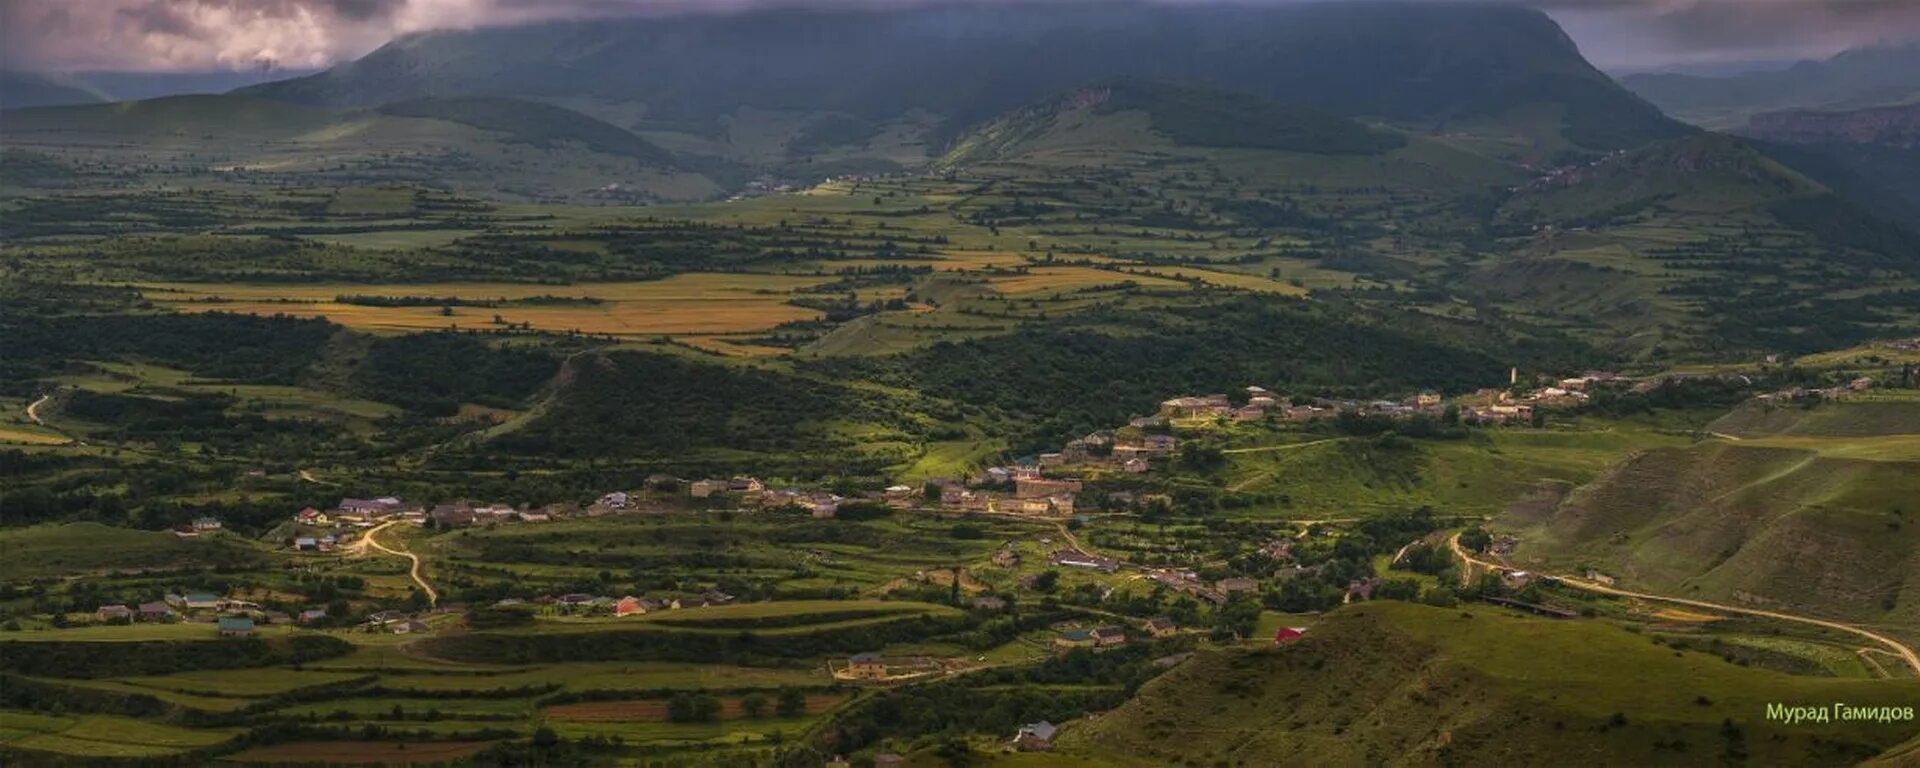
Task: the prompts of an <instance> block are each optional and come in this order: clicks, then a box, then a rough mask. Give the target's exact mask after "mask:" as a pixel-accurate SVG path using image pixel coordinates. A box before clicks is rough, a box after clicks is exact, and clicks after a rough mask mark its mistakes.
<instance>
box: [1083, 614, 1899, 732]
mask: <svg viewBox="0 0 1920 768" xmlns="http://www.w3.org/2000/svg"><path fill="white" fill-rule="evenodd" d="M1913 688H1914V685H1913V684H1912V683H1906V682H1903V683H1887V682H1880V681H1864V680H1838V679H1832V678H1824V679H1823V678H1806V677H1793V676H1789V675H1786V674H1782V673H1778V672H1773V671H1765V670H1756V669H1749V668H1744V667H1740V666H1735V665H1732V664H1728V663H1726V662H1724V661H1722V660H1721V659H1720V658H1718V657H1716V656H1712V655H1708V654H1705V653H1696V652H1680V651H1674V650H1672V649H1669V648H1665V647H1662V646H1660V645H1656V644H1655V643H1653V642H1651V641H1650V640H1649V639H1648V638H1646V637H1643V636H1640V635H1636V634H1633V633H1630V632H1628V631H1626V630H1624V629H1621V628H1619V627H1617V626H1612V625H1607V624H1602V623H1598V622H1591V621H1581V620H1573V621H1553V620H1549V619H1538V618H1525V617H1521V616H1518V615H1515V614H1512V613H1507V612H1503V611H1500V610H1498V609H1492V608H1487V607H1465V606H1462V607H1460V608H1448V609H1443V608H1432V607H1427V606H1421V605H1414V604H1409V603H1382V602H1375V603H1366V604H1361V605H1356V606H1353V607H1349V608H1343V609H1341V610H1339V611H1337V612H1334V613H1331V614H1328V615H1327V616H1326V617H1324V618H1323V619H1322V620H1321V621H1320V622H1318V623H1317V624H1315V625H1314V626H1313V627H1312V628H1311V629H1309V630H1308V631H1307V633H1306V636H1305V637H1304V638H1303V639H1301V640H1299V641H1298V642H1296V643H1293V644H1291V645H1289V646H1286V647H1281V648H1274V649H1266V650H1256V651H1228V652H1213V653H1202V654H1199V655H1196V656H1194V657H1193V658H1191V659H1189V660H1187V661H1186V662H1183V663H1181V664H1180V665H1179V666H1178V667H1175V668H1174V669H1173V670H1172V671H1171V672H1168V673H1167V674H1165V675H1163V676H1161V677H1160V678H1158V679H1155V680H1153V681H1152V682H1149V683H1148V684H1146V685H1145V686H1144V687H1142V688H1141V690H1140V693H1139V694H1138V695H1137V696H1136V697H1134V698H1133V699H1132V700H1130V701H1128V702H1127V703H1126V704H1124V705H1122V706H1121V707H1120V708H1118V709H1116V710H1114V711H1112V712H1108V713H1105V714H1102V715H1099V716H1097V717H1095V718H1092V719H1090V720H1087V721H1084V722H1076V723H1072V724H1069V726H1068V727H1067V728H1066V730H1065V731H1064V733H1063V734H1062V735H1061V736H1060V737H1059V738H1058V739H1057V740H1056V742H1057V744H1058V745H1059V746H1058V747H1057V751H1061V752H1065V753H1068V754H1072V755H1084V756H1087V757H1091V758H1095V759H1100V758H1106V759H1111V760H1117V761H1118V763H1117V764H1126V765H1303V766H1304V765H1315V766H1317V765H1700V764H1708V763H1720V762H1722V761H1726V762H1730V763H1739V762H1743V761H1746V760H1751V761H1753V763H1754V764H1760V765H1806V764H1823V765H1824V764H1851V763H1856V762H1859V761H1860V760H1862V759H1866V758H1869V757H1872V756H1873V755H1875V754H1878V753H1880V752H1881V751H1882V750H1885V749H1887V748H1889V747H1892V746H1894V745H1895V744H1897V743H1899V742H1900V741H1902V740H1903V739H1906V738H1907V737H1908V736H1910V735H1912V734H1911V733H1910V731H1911V730H1912V727H1911V726H1910V725H1909V726H1907V727H1899V728H1896V727H1887V726H1885V725H1869V724H1865V723H1861V722H1851V723H1847V722H1839V721H1835V722H1830V723H1827V724H1824V725H1802V726H1787V725H1785V724H1784V723H1770V722H1767V721H1765V720H1763V719H1762V718H1761V717H1760V714H1758V713H1762V712H1764V710H1765V708H1766V704H1767V703H1768V702H1774V701H1782V700H1785V701H1800V700H1806V701H1822V702H1825V701H1836V700H1846V701H1849V702H1854V701H1859V702H1865V701H1881V702H1892V701H1895V700H1897V699H1900V698H1903V697H1910V696H1911V695H1912V693H1913ZM1736 723H1737V724H1738V725H1736Z"/></svg>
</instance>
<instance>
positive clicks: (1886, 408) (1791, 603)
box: [1500, 402, 1920, 622]
mask: <svg viewBox="0 0 1920 768" xmlns="http://www.w3.org/2000/svg"><path fill="white" fill-rule="evenodd" d="M1915 405H1916V404H1915V403H1912V402H1887V403H1875V402H1863V403H1844V404H1834V403H1829V404H1825V405H1821V406H1819V407H1816V408H1813V409H1812V410H1803V409H1801V408H1798V407H1791V408H1786V409H1767V408H1764V407H1762V406H1756V405H1749V406H1745V407H1742V408H1741V409H1739V410H1736V411H1735V412H1734V413H1733V414H1731V415H1729V416H1727V417H1725V418H1722V419H1721V420H1719V421H1717V422H1714V424H1713V425H1711V426H1710V427H1709V429H1711V430H1714V431H1716V432H1722V433H1728V434H1729V438H1731V439H1714V440H1708V441H1705V442H1701V443H1698V444H1695V445H1693V446H1691V447H1684V448H1661V449H1656V450H1652V451H1648V452H1646V453H1644V454H1641V455H1639V456H1636V457H1634V458H1632V459H1630V460H1628V461H1626V462H1624V463H1622V464H1620V465H1619V466H1616V467H1614V468H1612V469H1610V470H1609V471H1607V472H1606V473H1604V474H1603V475H1601V476H1600V477H1599V478H1598V479H1596V480H1595V481H1594V482H1592V483H1590V484H1588V485H1586V486H1583V487H1581V488H1579V489H1576V490H1575V491H1573V493H1571V494H1570V495H1569V496H1568V497H1567V498H1566V499H1564V500H1563V501H1562V502H1561V503H1559V504H1558V505H1557V506H1552V505H1549V506H1546V507H1533V508H1524V509H1523V508H1515V509H1513V510H1510V511H1509V512H1508V514H1507V515H1505V516H1504V517H1503V518H1502V519H1501V520H1500V523H1501V524H1502V525H1503V526H1505V527H1508V528H1511V529H1512V530H1514V531H1516V532H1517V533H1518V534H1519V536H1520V538H1521V541H1522V545H1521V547H1520V548H1519V549H1518V550H1517V551H1516V553H1515V555H1514V557H1515V562H1516V563H1518V564H1520V565H1521V566H1522V567H1538V568H1545V569H1549V570H1556V571H1560V572H1579V571H1581V570H1582V569H1584V568H1587V567H1598V568H1600V569H1601V570H1603V571H1605V572H1607V573H1609V574H1612V575H1615V576H1616V577H1618V578H1619V579H1620V580H1621V584H1622V585H1623V586H1626V587H1629V588H1634V589H1644V590H1647V591H1651V592H1656V593H1661V594H1672V595H1683V596H1687V597H1694V598H1698V599H1704V600H1713V601H1729V602H1739V603H1747V604H1752V605H1756V606H1765V607H1772V608H1777V609H1781V610H1790V611H1801V612H1807V613H1812V614H1816V615H1832V616H1843V617H1848V618H1855V619H1863V620H1875V621H1879V620H1891V621H1902V622H1907V621H1912V620H1913V619H1914V618H1915V617H1916V616H1917V615H1920V603H1916V602H1915V600H1914V599H1913V595H1914V594H1915V593H1914V592H1913V591H1912V590H1911V587H1912V586H1913V585H1914V584H1915V582H1916V581H1917V580H1920V572H1916V571H1915V569H1914V567H1913V562H1914V555H1915V554H1916V553H1917V552H1920V531H1916V529H1915V528H1914V527H1913V520H1912V516H1913V515H1914V514H1915V512H1916V511H1920V504H1916V502H1915V500H1916V499H1920V435H1916V434H1914V433H1912V432H1910V431H1909V432H1902V431H1901V430H1911V429H1913V424H1914V421H1915V419H1914V416H1915V413H1916V411H1915ZM1742 436H1744V437H1745V438H1746V439H1741V438H1742Z"/></svg>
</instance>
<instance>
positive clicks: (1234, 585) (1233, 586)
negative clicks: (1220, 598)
mask: <svg viewBox="0 0 1920 768" xmlns="http://www.w3.org/2000/svg"><path fill="white" fill-rule="evenodd" d="M1213 586H1214V587H1215V588H1217V589H1219V590H1220V591H1222V592H1225V593H1227V594H1229V595H1231V594H1233V593H1235V592H1252V591H1255V590H1257V589H1259V588H1260V582H1258V581H1254V580H1253V579H1249V578H1247V577H1245V576H1230V577H1228V578H1224V579H1221V580H1219V581H1217V582H1215V583H1214V585H1213Z"/></svg>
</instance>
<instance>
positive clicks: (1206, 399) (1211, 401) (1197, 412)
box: [1159, 395, 1233, 419]
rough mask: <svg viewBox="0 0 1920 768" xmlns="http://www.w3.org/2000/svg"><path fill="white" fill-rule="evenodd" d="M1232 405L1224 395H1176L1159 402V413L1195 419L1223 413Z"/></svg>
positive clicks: (1167, 416)
mask: <svg viewBox="0 0 1920 768" xmlns="http://www.w3.org/2000/svg"><path fill="white" fill-rule="evenodd" d="M1232 407H1233V404H1232V403H1231V402H1229V401H1228V400H1227V396H1226V395H1206V396H1203V397H1176V398H1173V399H1171V400H1163V401H1161V403H1160V412H1159V415H1160V416H1161V417H1162V418H1167V419H1197V418H1208V417H1213V416H1219V415H1222V414H1225V413H1226V412H1227V411H1228V410H1230V409H1231V408H1232Z"/></svg>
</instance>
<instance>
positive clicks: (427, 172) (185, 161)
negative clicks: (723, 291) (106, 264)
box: [0, 94, 730, 201]
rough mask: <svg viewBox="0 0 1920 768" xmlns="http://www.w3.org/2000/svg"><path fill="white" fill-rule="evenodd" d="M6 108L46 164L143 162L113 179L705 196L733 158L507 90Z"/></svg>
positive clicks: (13, 142) (12, 138)
mask: <svg viewBox="0 0 1920 768" xmlns="http://www.w3.org/2000/svg"><path fill="white" fill-rule="evenodd" d="M0 120H4V124H5V136H6V143H7V145H8V147H9V148H10V149H18V150H23V151H25V150H30V151H32V152H33V153H34V154H33V155H32V156H33V157H44V158H46V162H48V163H52V164H53V166H50V167H55V166H58V165H59V164H60V163H61V162H62V160H63V159H77V158H78V157H81V156H85V157H89V158H93V159H94V160H100V159H105V160H107V161H109V162H114V163H121V164H124V165H125V166H127V167H129V168H131V169H134V171H133V172H130V173H129V174H127V175H125V176H123V177H122V178H120V179H119V180H118V181H116V184H124V183H127V181H128V180H129V179H132V178H137V177H138V175H139V174H140V173H143V172H152V173H160V172H166V173H185V174H186V175H187V177H188V178H187V179H186V180H185V182H184V183H186V184H188V185H190V186H200V185H207V184H218V183H220V182H222V181H230V182H236V183H238V182H245V181H248V180H253V179H255V178H256V177H264V176H270V175H274V174H290V173H302V174H315V175H313V176H308V177H306V178H308V179H309V180H311V179H320V178H329V177H330V178H332V179H333V181H334V182H336V183H347V184H358V183H364V182H367V181H376V182H404V183H419V184H428V185H433V186H448V187H452V188H454V189H458V190H461V191H463V192H469V193H475V194H483V195H487V196H491V197H499V198H506V199H553V198H585V197H592V198H596V199H605V198H608V197H609V196H611V197H612V198H613V199H618V200H625V201H649V200H700V199H706V198H710V197H713V196H715V195H717V194H719V192H720V191H721V187H720V185H719V184H717V183H716V182H715V181H714V180H713V179H712V178H711V177H710V176H709V175H708V172H709V171H710V172H712V173H725V172H729V171H730V169H728V168H725V167H724V165H723V164H718V163H713V162H710V161H704V160H703V159H701V158H688V159H689V160H691V162H689V163H682V162H681V160H682V158H677V157H676V156H675V155H674V154H673V153H670V152H668V151H667V150H665V149H662V148H661V147H659V146H657V145H655V144H653V143H652V142H649V141H647V140H646V139H643V138H641V137H639V136H637V135H635V134H633V133H631V132H628V131H627V130H625V129H622V128H619V127H617V126H614V125H610V124H608V123H605V122H602V121H600V120H598V119H595V118H593V117H590V116H587V115H584V114H581V113H579V112H575V111H572V110H568V109H563V108H561V107H557V106H553V105H550V104H545V103H539V102H526V101H514V100H508V99H483V98H471V99H468V98H461V99H426V100H416V101H410V102H402V103H397V104H390V105H386V106H383V107H381V108H379V109H373V110H365V109H342V110H335V109H328V108H323V107H311V106H302V105H296V104H287V103H285V102H279V101H270V100H265V99H259V98H253V97H249V96H240V95H232V94H226V95H212V96H208V95H194V96H168V97H163V98H157V99H148V100H145V101H130V102H116V103H109V104H87V105H74V106H60V107H40V108H29V109H12V110H7V111H6V112H5V113H4V116H0ZM98 153H104V154H98ZM25 156H26V155H22V157H25ZM155 161H165V162H163V163H156V162H155ZM686 165H698V166H700V167H701V169H702V170H692V169H689V168H687V167H685V166H686Z"/></svg>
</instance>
